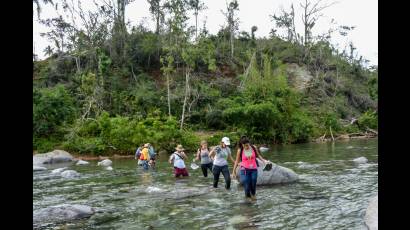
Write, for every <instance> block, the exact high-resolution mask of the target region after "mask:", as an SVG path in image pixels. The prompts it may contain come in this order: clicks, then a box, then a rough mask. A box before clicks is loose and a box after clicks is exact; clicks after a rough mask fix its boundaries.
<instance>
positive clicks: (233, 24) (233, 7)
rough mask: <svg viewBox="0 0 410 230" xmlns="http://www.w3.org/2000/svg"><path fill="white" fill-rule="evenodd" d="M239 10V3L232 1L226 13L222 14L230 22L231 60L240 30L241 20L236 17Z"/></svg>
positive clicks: (227, 6)
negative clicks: (236, 36)
mask: <svg viewBox="0 0 410 230" xmlns="http://www.w3.org/2000/svg"><path fill="white" fill-rule="evenodd" d="M238 10H239V3H238V1H237V0H232V1H231V2H229V4H228V3H227V4H226V12H222V13H223V14H224V15H225V17H226V20H227V22H228V30H229V42H230V45H231V59H233V53H234V38H235V32H236V31H237V30H238V26H239V18H237V17H235V12H236V11H238Z"/></svg>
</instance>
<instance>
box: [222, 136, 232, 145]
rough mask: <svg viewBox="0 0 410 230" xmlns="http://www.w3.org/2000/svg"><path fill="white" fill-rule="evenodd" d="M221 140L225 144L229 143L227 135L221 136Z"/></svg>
mask: <svg viewBox="0 0 410 230" xmlns="http://www.w3.org/2000/svg"><path fill="white" fill-rule="evenodd" d="M222 142H223V143H224V144H225V145H231V141H229V138H227V137H223V138H222Z"/></svg>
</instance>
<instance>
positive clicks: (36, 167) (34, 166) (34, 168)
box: [33, 165, 47, 171]
mask: <svg viewBox="0 0 410 230" xmlns="http://www.w3.org/2000/svg"><path fill="white" fill-rule="evenodd" d="M44 170H47V168H44V167H41V166H37V165H33V171H44Z"/></svg>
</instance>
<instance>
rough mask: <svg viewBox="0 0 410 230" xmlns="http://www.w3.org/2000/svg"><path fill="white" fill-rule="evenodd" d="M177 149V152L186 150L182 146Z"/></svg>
mask: <svg viewBox="0 0 410 230" xmlns="http://www.w3.org/2000/svg"><path fill="white" fill-rule="evenodd" d="M175 149H176V150H177V151H184V148H183V147H182V145H177V147H176V148H175Z"/></svg>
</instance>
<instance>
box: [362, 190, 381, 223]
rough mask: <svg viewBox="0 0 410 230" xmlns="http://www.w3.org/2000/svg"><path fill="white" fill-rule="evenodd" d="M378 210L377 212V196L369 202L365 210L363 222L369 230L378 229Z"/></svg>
mask: <svg viewBox="0 0 410 230" xmlns="http://www.w3.org/2000/svg"><path fill="white" fill-rule="evenodd" d="M378 210H379V199H378V195H376V196H375V197H373V198H372V199H371V200H370V202H369V206H368V207H367V210H366V215H365V216H364V222H365V224H366V226H367V228H368V229H369V230H377V229H378V223H379V218H378Z"/></svg>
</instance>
